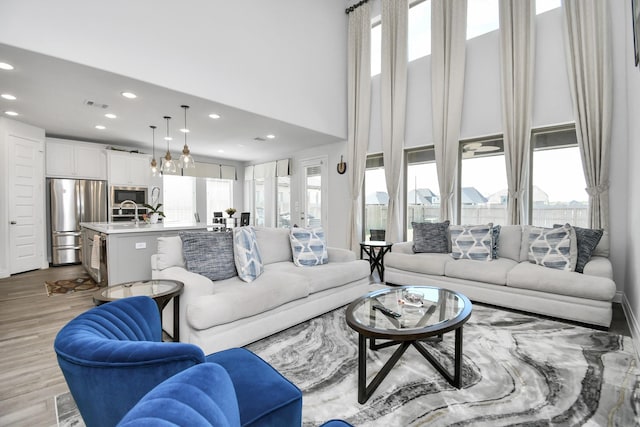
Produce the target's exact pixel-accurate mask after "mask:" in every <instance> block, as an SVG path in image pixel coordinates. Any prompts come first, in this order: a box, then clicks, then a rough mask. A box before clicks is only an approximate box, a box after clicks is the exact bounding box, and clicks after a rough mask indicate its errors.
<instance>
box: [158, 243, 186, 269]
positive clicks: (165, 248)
mask: <svg viewBox="0 0 640 427" xmlns="http://www.w3.org/2000/svg"><path fill="white" fill-rule="evenodd" d="M157 255H158V256H157V258H156V259H157V267H158V269H159V270H164V269H165V268H169V267H182V268H185V263H184V257H183V256H182V240H181V239H180V236H171V237H158V252H157Z"/></svg>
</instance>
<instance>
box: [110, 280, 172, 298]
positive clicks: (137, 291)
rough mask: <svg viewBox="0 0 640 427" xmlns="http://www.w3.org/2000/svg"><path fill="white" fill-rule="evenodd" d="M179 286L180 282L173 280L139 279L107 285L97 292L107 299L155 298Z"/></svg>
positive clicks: (169, 292)
mask: <svg viewBox="0 0 640 427" xmlns="http://www.w3.org/2000/svg"><path fill="white" fill-rule="evenodd" d="M181 288H182V283H180V282H177V281H175V280H140V281H137V282H128V283H122V284H119V285H114V286H107V287H106V288H104V289H101V290H100V291H98V294H99V296H100V297H102V298H105V299H109V300H111V299H120V298H127V297H135V296H148V297H151V298H155V297H159V296H164V295H168V294H171V293H174V292H177V291H179V290H180V289H181Z"/></svg>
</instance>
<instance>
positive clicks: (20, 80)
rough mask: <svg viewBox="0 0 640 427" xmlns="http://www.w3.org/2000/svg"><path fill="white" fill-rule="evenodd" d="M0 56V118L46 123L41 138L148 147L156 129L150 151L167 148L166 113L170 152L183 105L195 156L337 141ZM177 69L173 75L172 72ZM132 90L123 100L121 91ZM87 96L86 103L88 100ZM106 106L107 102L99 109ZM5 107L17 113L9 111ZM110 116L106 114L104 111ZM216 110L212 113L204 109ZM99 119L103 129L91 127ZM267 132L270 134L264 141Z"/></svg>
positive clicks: (80, 68)
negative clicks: (5, 67) (1, 66)
mask: <svg viewBox="0 0 640 427" xmlns="http://www.w3.org/2000/svg"><path fill="white" fill-rule="evenodd" d="M0 62H5V63H9V64H11V65H13V67H14V69H13V70H10V71H4V70H0V94H11V95H14V96H15V97H16V98H17V99H16V100H7V99H4V98H0V112H1V113H2V117H5V118H9V119H13V120H18V121H21V122H24V123H28V124H31V125H34V126H37V127H40V128H43V129H45V131H46V134H47V136H48V137H57V138H66V139H74V140H81V141H90V142H99V143H104V144H109V145H113V146H117V147H124V148H131V149H138V150H140V151H142V152H146V153H151V151H152V134H151V129H150V128H149V126H150V125H155V126H157V129H156V134H155V135H156V136H155V142H156V157H161V156H162V154H163V153H164V152H165V151H166V149H167V146H166V141H164V136H165V135H166V121H165V120H164V119H163V116H171V117H172V119H171V120H170V122H169V130H170V135H171V136H172V137H173V140H172V141H171V143H170V149H171V152H172V155H173V157H174V158H176V156H177V155H178V154H179V151H181V150H182V146H183V145H184V134H183V133H182V132H180V131H179V129H181V128H183V127H184V110H183V109H182V108H180V106H181V105H188V106H189V107H190V108H189V109H188V112H187V126H188V128H189V130H190V132H189V134H188V137H187V138H188V140H187V142H188V144H189V147H190V148H191V152H192V154H193V155H194V157H195V159H196V162H197V161H198V159H199V158H202V159H204V158H205V157H206V158H214V159H230V160H237V161H241V162H244V161H246V162H251V161H254V160H259V159H277V158H285V157H289V156H290V155H291V154H292V153H294V152H296V151H299V150H302V149H305V148H309V147H313V146H317V145H323V144H328V143H333V142H337V141H339V140H340V139H339V138H337V137H335V136H332V135H327V134H324V133H320V132H316V131H313V130H310V129H306V128H303V127H299V126H295V125H292V124H289V123H285V122H282V121H279V120H274V119H270V118H268V117H264V116H261V115H258V114H254V113H251V112H247V111H244V110H239V109H237V108H233V107H230V106H228V105H223V104H219V103H216V102H213V101H210V100H206V99H203V98H200V97H197V96H193V95H188V94H185V93H180V92H176V91H174V90H170V89H166V88H163V87H160V86H156V85H153V84H149V83H146V82H143V81H140V80H134V79H131V78H128V77H125V76H121V75H118V74H114V73H110V72H106V71H103V70H99V69H96V68H92V67H88V66H85V65H81V64H77V63H73V62H69V61H66V60H61V59H58V58H54V57H51V56H46V55H42V54H39V53H35V52H31V51H27V50H23V49H19V48H15V47H12V46H8V45H5V44H0ZM179 72H180V70H179V68H177V69H176V73H179ZM125 91H126V92H133V93H135V94H136V95H137V98H135V99H127V98H125V97H123V96H122V95H121V93H122V92H125ZM87 101H91V102H93V106H90V105H87V104H88V103H87ZM103 105H106V106H107V107H106V108H103ZM6 111H15V112H17V113H18V114H19V115H18V116H15V117H10V116H8V115H6V114H5V112H6ZM107 113H112V114H115V115H116V116H117V117H116V118H115V119H109V118H107V117H105V114H107ZM212 113H216V114H219V115H220V118H219V119H211V118H210V117H209V115H210V114H212ZM96 125H103V126H105V129H103V130H99V129H96V127H95V126H96ZM267 135H274V136H275V138H273V139H269V138H267Z"/></svg>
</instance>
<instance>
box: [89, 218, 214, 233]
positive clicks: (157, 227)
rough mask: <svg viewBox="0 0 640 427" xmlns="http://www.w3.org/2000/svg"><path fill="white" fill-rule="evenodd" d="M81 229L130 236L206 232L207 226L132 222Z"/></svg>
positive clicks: (102, 224) (112, 223)
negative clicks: (191, 231)
mask: <svg viewBox="0 0 640 427" xmlns="http://www.w3.org/2000/svg"><path fill="white" fill-rule="evenodd" d="M80 226H81V227H84V228H89V229H91V230H94V231H98V232H100V233H104V234H128V233H154V232H162V231H177V230H206V229H207V225H206V224H205V223H196V222H169V223H166V224H165V223H157V224H147V223H145V222H140V223H139V224H138V225H136V224H135V223H134V222H133V221H131V222H81V223H80Z"/></svg>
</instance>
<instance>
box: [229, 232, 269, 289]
mask: <svg viewBox="0 0 640 427" xmlns="http://www.w3.org/2000/svg"><path fill="white" fill-rule="evenodd" d="M233 258H234V260H235V263H236V270H237V271H238V277H240V278H241V279H242V280H244V281H245V282H253V281H254V280H256V279H257V278H258V276H260V275H261V274H262V272H263V271H264V265H263V264H262V257H261V256H260V249H259V248H258V243H257V241H256V233H255V232H254V230H253V227H251V226H248V227H236V228H234V229H233Z"/></svg>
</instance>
